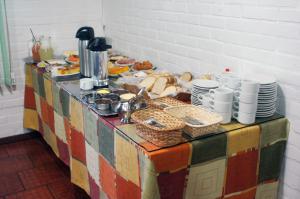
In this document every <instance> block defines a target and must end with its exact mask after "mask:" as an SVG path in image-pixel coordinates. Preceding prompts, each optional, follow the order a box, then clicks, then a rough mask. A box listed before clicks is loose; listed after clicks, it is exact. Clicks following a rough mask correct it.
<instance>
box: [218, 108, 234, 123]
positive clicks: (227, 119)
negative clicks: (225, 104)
mask: <svg viewBox="0 0 300 199" xmlns="http://www.w3.org/2000/svg"><path fill="white" fill-rule="evenodd" d="M217 113H218V114H219V115H221V116H222V118H223V120H222V122H221V124H228V123H230V122H231V116H232V111H230V112H225V113H219V112H217Z"/></svg>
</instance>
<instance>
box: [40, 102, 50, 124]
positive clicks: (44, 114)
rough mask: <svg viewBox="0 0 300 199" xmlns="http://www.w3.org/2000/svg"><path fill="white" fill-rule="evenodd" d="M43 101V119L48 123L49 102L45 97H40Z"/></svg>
mask: <svg viewBox="0 0 300 199" xmlns="http://www.w3.org/2000/svg"><path fill="white" fill-rule="evenodd" d="M40 102H41V112H42V120H43V122H45V123H46V124H48V123H49V114H48V104H47V102H46V100H44V98H42V97H40Z"/></svg>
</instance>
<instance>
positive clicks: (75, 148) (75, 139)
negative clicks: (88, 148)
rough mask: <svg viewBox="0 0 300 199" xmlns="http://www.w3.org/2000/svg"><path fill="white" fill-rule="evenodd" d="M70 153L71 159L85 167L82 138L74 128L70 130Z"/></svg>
mask: <svg viewBox="0 0 300 199" xmlns="http://www.w3.org/2000/svg"><path fill="white" fill-rule="evenodd" d="M71 152H72V157H74V158H75V159H77V160H79V161H81V162H82V163H83V164H84V165H86V157H85V155H86V154H85V142H84V136H83V134H82V133H80V132H78V131H77V130H76V129H74V128H71Z"/></svg>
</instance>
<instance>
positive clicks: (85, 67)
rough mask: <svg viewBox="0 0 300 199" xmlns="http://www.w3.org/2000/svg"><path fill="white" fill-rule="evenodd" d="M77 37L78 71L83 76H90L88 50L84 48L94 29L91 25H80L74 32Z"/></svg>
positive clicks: (92, 36)
mask: <svg viewBox="0 0 300 199" xmlns="http://www.w3.org/2000/svg"><path fill="white" fill-rule="evenodd" d="M76 38H78V39H79V40H78V52H79V58H80V73H81V75H82V76H85V77H92V70H91V68H90V67H89V64H88V50H87V49H86V47H87V45H88V42H89V40H90V39H93V38H94V29H93V28H92V27H88V26H85V27H81V28H79V29H78V31H77V33H76Z"/></svg>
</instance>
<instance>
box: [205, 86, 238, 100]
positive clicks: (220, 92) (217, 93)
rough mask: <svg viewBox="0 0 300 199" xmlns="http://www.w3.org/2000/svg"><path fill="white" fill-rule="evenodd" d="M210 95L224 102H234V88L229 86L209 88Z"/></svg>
mask: <svg viewBox="0 0 300 199" xmlns="http://www.w3.org/2000/svg"><path fill="white" fill-rule="evenodd" d="M209 95H210V97H211V98H212V99H213V100H216V101H222V102H232V100H233V90H231V89H228V88H216V89H211V90H209Z"/></svg>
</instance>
